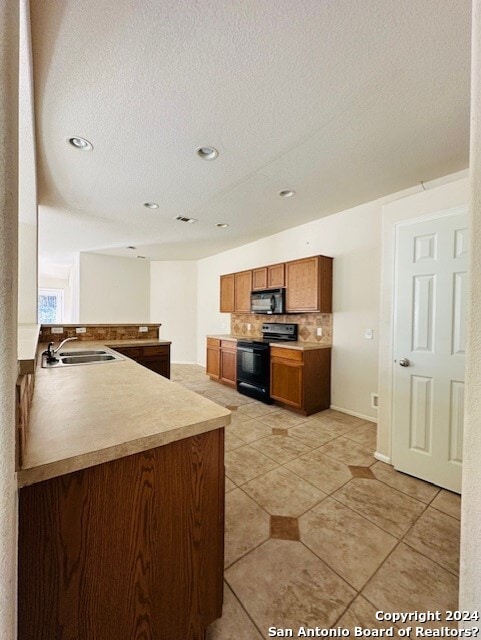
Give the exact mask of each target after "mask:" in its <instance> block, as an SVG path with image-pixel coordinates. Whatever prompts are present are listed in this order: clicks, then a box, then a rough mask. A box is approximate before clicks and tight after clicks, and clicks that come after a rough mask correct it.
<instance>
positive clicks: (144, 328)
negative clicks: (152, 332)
mask: <svg viewBox="0 0 481 640" xmlns="http://www.w3.org/2000/svg"><path fill="white" fill-rule="evenodd" d="M148 330H149V327H139V333H147V331H148Z"/></svg>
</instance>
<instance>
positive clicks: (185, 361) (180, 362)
mask: <svg viewBox="0 0 481 640" xmlns="http://www.w3.org/2000/svg"><path fill="white" fill-rule="evenodd" d="M170 364H199V363H198V362H194V361H193V360H171V362H170Z"/></svg>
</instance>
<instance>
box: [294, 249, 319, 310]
mask: <svg viewBox="0 0 481 640" xmlns="http://www.w3.org/2000/svg"><path fill="white" fill-rule="evenodd" d="M286 288H287V291H286V311H291V312H292V311H294V312H296V311H319V259H318V257H317V256H315V257H313V258H305V259H304V260H294V261H292V262H287V263H286Z"/></svg>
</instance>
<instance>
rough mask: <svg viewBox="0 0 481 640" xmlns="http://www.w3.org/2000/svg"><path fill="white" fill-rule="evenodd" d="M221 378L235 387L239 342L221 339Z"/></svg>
mask: <svg viewBox="0 0 481 640" xmlns="http://www.w3.org/2000/svg"><path fill="white" fill-rule="evenodd" d="M220 379H221V382H224V383H225V384H228V385H230V386H231V387H235V385H236V379H237V342H236V341H235V340H221V343H220Z"/></svg>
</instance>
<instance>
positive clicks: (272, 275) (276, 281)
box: [267, 262, 286, 289]
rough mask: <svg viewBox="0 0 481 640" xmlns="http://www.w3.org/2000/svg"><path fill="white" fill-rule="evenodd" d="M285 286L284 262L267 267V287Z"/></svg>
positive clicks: (277, 287)
mask: <svg viewBox="0 0 481 640" xmlns="http://www.w3.org/2000/svg"><path fill="white" fill-rule="evenodd" d="M285 286H286V277H285V265H284V263H283V262H282V263H281V264H271V266H270V267H267V288H268V289H279V288H280V287H285Z"/></svg>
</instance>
